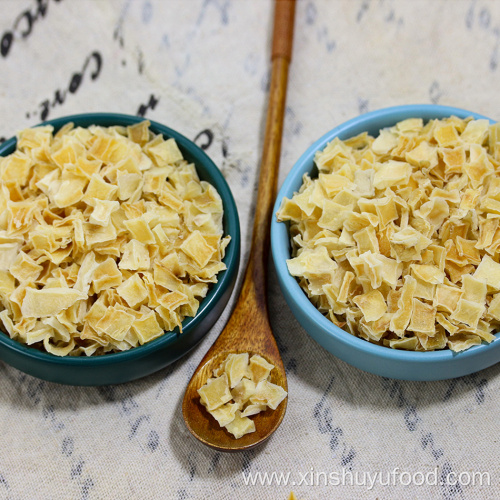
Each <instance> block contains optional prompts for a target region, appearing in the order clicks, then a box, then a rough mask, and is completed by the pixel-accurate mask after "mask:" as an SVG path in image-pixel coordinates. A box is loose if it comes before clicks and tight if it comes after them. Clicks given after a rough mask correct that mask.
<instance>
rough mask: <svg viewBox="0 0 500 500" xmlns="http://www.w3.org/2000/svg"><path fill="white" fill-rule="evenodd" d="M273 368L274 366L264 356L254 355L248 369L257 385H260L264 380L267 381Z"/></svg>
mask: <svg viewBox="0 0 500 500" xmlns="http://www.w3.org/2000/svg"><path fill="white" fill-rule="evenodd" d="M273 368H274V366H273V365H272V364H271V363H268V362H267V361H266V360H265V359H264V358H263V357H262V356H259V355H258V354H254V355H253V356H252V357H251V358H250V364H249V368H248V369H249V371H250V374H251V377H252V380H253V381H254V383H255V384H258V383H259V382H260V381H262V380H267V378H268V377H269V374H270V373H271V370H272V369H273Z"/></svg>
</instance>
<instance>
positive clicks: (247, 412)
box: [241, 404, 267, 417]
mask: <svg viewBox="0 0 500 500" xmlns="http://www.w3.org/2000/svg"><path fill="white" fill-rule="evenodd" d="M266 409H267V406H266V405H259V404H249V405H248V406H246V408H245V409H244V410H243V411H242V412H241V416H242V417H251V416H252V415H257V413H260V412H261V411H266Z"/></svg>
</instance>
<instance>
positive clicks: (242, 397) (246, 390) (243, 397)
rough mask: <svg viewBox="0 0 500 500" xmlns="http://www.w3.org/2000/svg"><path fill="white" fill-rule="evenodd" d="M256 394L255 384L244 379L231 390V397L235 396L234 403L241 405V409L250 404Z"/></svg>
mask: <svg viewBox="0 0 500 500" xmlns="http://www.w3.org/2000/svg"><path fill="white" fill-rule="evenodd" d="M254 393H255V382H254V381H253V380H250V379H248V378H242V379H241V380H240V382H238V384H236V386H235V387H234V389H231V395H232V396H233V399H234V401H235V402H236V403H238V405H240V409H241V408H243V405H244V404H245V403H247V402H248V400H249V399H250V397H251V396H253V394H254ZM245 416H246V415H245Z"/></svg>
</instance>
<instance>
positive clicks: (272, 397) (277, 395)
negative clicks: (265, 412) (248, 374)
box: [250, 380, 287, 410]
mask: <svg viewBox="0 0 500 500" xmlns="http://www.w3.org/2000/svg"><path fill="white" fill-rule="evenodd" d="M286 396H287V393H286V391H285V390H284V389H283V387H281V386H279V385H276V384H272V383H271V382H268V381H267V380H261V381H260V382H259V383H258V384H257V386H256V387H255V392H254V393H253V394H252V396H250V402H251V403H252V404H259V405H267V406H269V408H271V409H272V410H276V408H278V406H279V404H280V403H281V402H282V401H283V400H284V399H285V398H286Z"/></svg>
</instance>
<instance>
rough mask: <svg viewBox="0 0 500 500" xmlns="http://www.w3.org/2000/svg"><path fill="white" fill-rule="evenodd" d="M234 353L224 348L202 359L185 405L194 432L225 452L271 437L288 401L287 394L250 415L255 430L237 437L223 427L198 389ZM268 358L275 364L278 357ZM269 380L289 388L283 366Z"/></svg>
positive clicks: (187, 392)
mask: <svg viewBox="0 0 500 500" xmlns="http://www.w3.org/2000/svg"><path fill="white" fill-rule="evenodd" d="M239 352H241V351H239ZM247 352H248V351H247ZM232 353H234V354H237V352H236V351H232V352H230V351H222V352H219V354H216V355H215V356H213V357H212V358H209V359H207V360H206V362H205V363H204V362H203V361H202V363H201V364H200V366H199V368H198V370H197V371H196V372H195V374H194V375H193V378H192V379H191V382H190V383H189V386H188V389H187V391H186V395H185V397H184V402H183V405H182V410H183V414H184V421H185V422H186V426H187V428H188V429H189V431H190V432H191V434H193V436H195V437H196V438H197V439H199V440H200V441H201V442H202V443H203V444H205V445H207V446H210V448H213V449H215V450H217V451H226V452H234V451H244V450H249V449H251V448H253V447H254V446H257V445H259V444H261V443H263V442H264V441H265V440H266V439H268V438H269V436H271V434H272V433H273V432H274V431H275V430H276V429H277V428H278V427H279V425H280V424H281V421H282V420H283V417H284V416H285V411H286V403H287V398H285V399H284V400H283V401H282V402H281V403H280V405H279V406H278V408H276V410H271V409H269V408H268V409H267V410H266V411H262V412H260V413H258V414H257V415H255V416H252V417H251V419H252V420H253V421H254V423H255V432H252V433H250V434H245V435H244V436H243V437H241V438H240V439H235V438H234V436H233V435H232V434H230V433H229V432H228V431H227V430H226V429H225V428H224V427H220V426H219V424H218V422H217V421H216V420H215V419H214V418H213V417H212V415H210V414H209V413H208V411H207V410H206V408H205V407H204V406H203V405H202V404H201V401H200V396H199V394H198V392H197V390H198V389H199V388H200V387H202V386H203V385H204V384H205V383H206V381H207V380H208V379H209V378H210V376H211V374H212V371H213V370H214V369H215V368H217V367H218V366H219V365H220V364H221V363H222V362H223V361H224V360H225V359H226V357H227V356H228V355H229V354H232ZM253 354H260V353H257V352H252V351H250V352H249V355H250V356H252V355H253ZM261 355H262V354H261ZM264 357H266V356H264ZM266 359H267V361H268V362H270V363H272V364H275V361H272V360H271V359H269V358H268V357H266ZM269 381H270V382H272V383H273V384H276V385H280V386H281V387H283V388H285V390H286V389H287V384H286V377H285V376H284V374H283V372H282V371H281V370H277V369H276V368H274V369H273V370H272V371H271V374H270V376H269Z"/></svg>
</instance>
